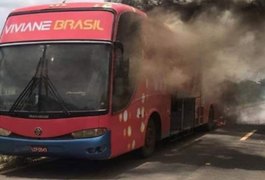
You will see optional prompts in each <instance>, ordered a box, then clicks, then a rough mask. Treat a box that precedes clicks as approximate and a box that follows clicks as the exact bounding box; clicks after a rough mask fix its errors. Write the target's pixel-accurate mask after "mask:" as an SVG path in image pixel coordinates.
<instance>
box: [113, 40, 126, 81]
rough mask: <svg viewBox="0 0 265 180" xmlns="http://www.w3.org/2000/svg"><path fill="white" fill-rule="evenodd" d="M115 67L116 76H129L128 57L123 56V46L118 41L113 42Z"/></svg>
mask: <svg viewBox="0 0 265 180" xmlns="http://www.w3.org/2000/svg"><path fill="white" fill-rule="evenodd" d="M114 46H115V59H116V61H115V63H116V65H115V67H116V72H117V73H116V76H118V77H122V78H128V76H129V59H128V58H126V57H124V47H123V44H122V43H120V42H115V44H114Z"/></svg>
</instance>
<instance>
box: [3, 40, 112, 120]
mask: <svg viewBox="0 0 265 180" xmlns="http://www.w3.org/2000/svg"><path fill="white" fill-rule="evenodd" d="M52 44H79V45H81V44H91V45H93V44H96V45H100V44H102V45H108V46H109V47H110V48H109V49H110V51H109V52H108V53H109V59H108V61H109V63H108V79H107V83H108V84H107V94H106V96H107V105H106V108H105V109H99V110H82V111H69V112H70V113H68V114H67V113H65V112H63V111H62V112H24V111H20V112H17V111H14V112H10V111H0V116H1V115H4V116H11V117H19V118H27V119H57V118H72V117H83V116H97V115H106V114H108V113H109V112H110V104H111V103H110V97H111V77H112V72H111V69H112V61H113V60H112V59H113V58H112V56H113V43H112V42H110V41H72V40H71V41H66V40H63V41H38V42H24V43H8V44H0V49H1V48H3V47H10V46H12V47H13V46H27V45H52Z"/></svg>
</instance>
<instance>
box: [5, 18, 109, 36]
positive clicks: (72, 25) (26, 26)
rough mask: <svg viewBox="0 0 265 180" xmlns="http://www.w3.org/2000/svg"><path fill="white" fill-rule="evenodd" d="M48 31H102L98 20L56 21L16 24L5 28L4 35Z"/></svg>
mask: <svg viewBox="0 0 265 180" xmlns="http://www.w3.org/2000/svg"><path fill="white" fill-rule="evenodd" d="M50 30H96V31H103V30H104V29H103V28H102V26H101V21H100V20H93V19H86V20H71V19H68V20H56V21H55V22H53V21H41V22H28V23H25V22H23V23H18V24H11V25H7V26H5V29H4V32H5V34H11V33H23V32H33V31H50Z"/></svg>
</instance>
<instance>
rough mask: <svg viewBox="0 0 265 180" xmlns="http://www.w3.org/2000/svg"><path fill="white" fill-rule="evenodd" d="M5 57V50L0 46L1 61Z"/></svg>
mask: <svg viewBox="0 0 265 180" xmlns="http://www.w3.org/2000/svg"><path fill="white" fill-rule="evenodd" d="M3 59H4V52H3V50H2V48H0V63H1V62H2V60H3Z"/></svg>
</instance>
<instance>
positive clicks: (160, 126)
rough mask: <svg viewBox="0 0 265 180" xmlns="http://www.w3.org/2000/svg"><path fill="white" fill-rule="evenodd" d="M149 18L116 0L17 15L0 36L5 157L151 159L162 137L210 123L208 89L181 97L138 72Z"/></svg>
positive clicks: (0, 149) (0, 124) (0, 141)
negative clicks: (142, 29)
mask: <svg viewBox="0 0 265 180" xmlns="http://www.w3.org/2000/svg"><path fill="white" fill-rule="evenodd" d="M144 18H146V15H145V14H144V13H143V12H141V11H139V10H137V9H135V8H133V7H130V6H127V5H123V4H115V3H63V4H51V5H41V6H34V7H26V8H21V9H18V10H15V11H13V12H12V13H11V14H10V15H9V16H8V18H7V21H6V23H5V26H4V28H3V31H2V34H1V37H0V43H1V45H0V113H1V114H0V153H1V154H6V155H20V156H66V157H76V158H88V159H109V158H113V157H116V156H118V155H121V154H124V153H126V152H130V151H132V150H136V149H138V150H139V152H140V153H141V154H142V156H149V155H150V154H152V152H153V151H154V148H155V144H156V142H157V141H158V140H161V139H163V138H166V137H169V136H170V135H172V134H175V133H178V132H181V131H183V130H187V129H192V128H194V127H197V126H201V125H204V124H207V123H208V122H209V121H211V122H212V121H213V118H214V113H213V112H214V111H213V106H211V108H209V107H210V106H209V107H205V108H203V107H202V98H201V95H198V96H196V97H187V98H176V96H172V95H170V94H168V93H163V91H162V90H163V83H161V82H158V81H157V80H154V79H153V80H152V79H151V78H148V77H145V76H141V74H140V73H137V69H138V68H139V67H138V66H137V64H139V63H137V60H135V59H137V57H138V55H137V53H135V52H141V53H142V51H141V49H140V47H138V46H133V44H134V43H132V42H133V41H135V40H138V39H137V33H139V31H138V29H139V24H140V23H139V21H141V19H144ZM141 53H138V54H140V55H139V56H141ZM138 61H139V60H138ZM204 116H205V117H204Z"/></svg>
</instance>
